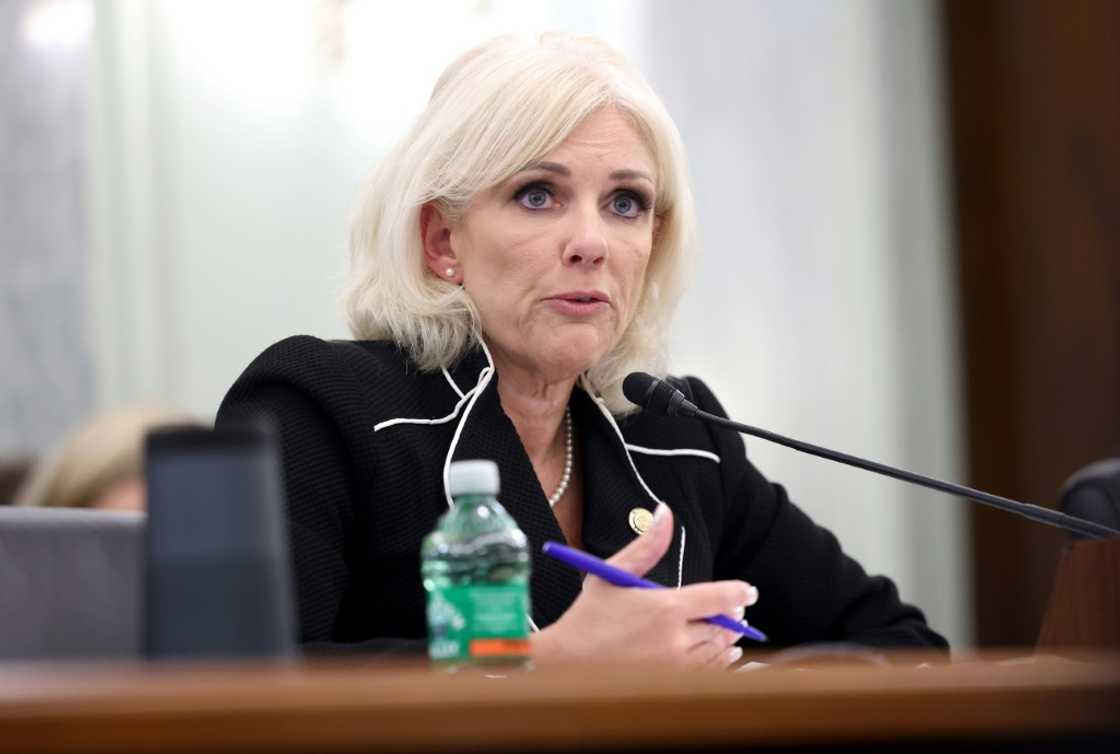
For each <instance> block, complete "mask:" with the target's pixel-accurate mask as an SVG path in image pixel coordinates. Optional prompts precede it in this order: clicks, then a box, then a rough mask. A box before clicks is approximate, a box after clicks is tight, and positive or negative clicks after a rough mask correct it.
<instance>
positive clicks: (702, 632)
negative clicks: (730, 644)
mask: <svg viewBox="0 0 1120 754" xmlns="http://www.w3.org/2000/svg"><path fill="white" fill-rule="evenodd" d="M725 632H726V633H731V632H730V631H726V629H723V628H720V627H719V626H713V625H712V624H711V623H705V622H704V621H698V620H697V621H689V623H687V624H686V625H685V627H684V635H685V638H686V639H687V641H686V642H685V643H686V645H687V646H688V648H689V651H690V652H691V651H692V650H693V649H695V648H696V647H698V646H700V645H701V644H718V643H720V641H721V638H722V637H721V636H720V634H723V633H725ZM723 646H727V644H726V643H724V644H723Z"/></svg>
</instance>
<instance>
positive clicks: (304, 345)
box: [215, 338, 426, 654]
mask: <svg viewBox="0 0 1120 754" xmlns="http://www.w3.org/2000/svg"><path fill="white" fill-rule="evenodd" d="M329 348H330V346H329V344H326V343H323V342H322V341H317V340H315V339H312V338H292V339H289V340H287V341H282V342H280V343H278V344H276V345H274V346H272V347H271V348H269V349H268V350H266V351H265V352H264V353H263V354H261V356H259V357H258V358H257V359H256V360H255V361H254V362H253V363H252V364H250V366H249V367H248V368H247V369H246V370H245V372H244V373H243V374H242V375H241V377H240V378H239V379H238V380H237V382H236V383H235V384H234V385H233V387H232V388H230V391H229V393H228V394H227V395H226V397H225V399H224V400H223V401H222V405H221V407H220V408H219V409H218V414H217V417H216V419H215V425H216V426H223V425H227V424H235V423H239V422H245V421H253V420H255V419H257V418H259V417H262V416H263V417H267V418H268V420H270V421H271V422H272V423H273V424H274V425H275V426H276V427H277V428H278V430H279V434H280V444H281V454H282V466H283V469H284V488H285V493H286V497H287V512H288V516H287V519H288V534H289V538H290V543H291V558H292V567H293V572H294V582H295V591H296V600H297V603H298V618H299V640H300V642H301V643H302V644H303V645H304V651H305V652H307V653H316V654H322V653H338V652H348V651H364V652H391V653H402V652H407V653H414V652H422V651H424V649H425V647H426V644H425V643H424V641H423V640H417V639H403V638H402V639H395V638H377V639H372V640H370V641H366V642H359V643H353V644H347V643H339V642H337V641H336V640H337V635H336V633H337V632H336V629H337V626H338V621H339V613H340V609H341V607H342V604H343V599H344V597H345V595H346V593H347V591H348V590H350V589H353V588H355V587H356V585H355V584H354V574H353V572H352V569H351V568H350V567H349V565H348V562H347V551H348V541H349V540H350V539H351V538H352V536H353V532H354V513H353V494H354V483H355V480H354V478H353V475H352V473H351V469H350V467H349V455H348V452H347V448H346V446H345V444H344V442H343V439H342V435H341V433H340V432H339V430H338V427H337V425H336V423H335V421H334V420H333V418H332V412H331V411H329V410H327V408H326V407H325V405H324V402H325V400H326V398H324V397H323V396H322V393H324V392H331V391H321V390H319V387H320V386H319V385H318V384H317V381H316V379H315V376H314V374H313V373H312V372H313V371H320V370H324V369H325V371H327V372H338V371H343V370H341V369H338V368H332V367H331V365H329V364H323V363H322V362H323V361H324V359H325V358H326V357H328V356H329V352H328V350H327V349H329ZM309 350H310V351H312V352H313V353H311V354H310V355H311V356H312V357H313V358H314V359H316V360H317V361H318V362H319V363H318V364H317V366H318V367H319V369H318V370H308V369H302V368H298V367H293V365H298V364H300V362H301V360H306V359H307V358H308V356H309V353H308V352H309ZM334 367H341V365H337V364H336V365H334ZM335 392H337V391H335ZM351 546H352V545H351Z"/></svg>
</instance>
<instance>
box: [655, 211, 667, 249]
mask: <svg viewBox="0 0 1120 754" xmlns="http://www.w3.org/2000/svg"><path fill="white" fill-rule="evenodd" d="M664 219H665V218H664V216H662V215H654V216H653V243H654V244H655V245H656V244H657V242H658V241H660V240H661V221H662V220H664Z"/></svg>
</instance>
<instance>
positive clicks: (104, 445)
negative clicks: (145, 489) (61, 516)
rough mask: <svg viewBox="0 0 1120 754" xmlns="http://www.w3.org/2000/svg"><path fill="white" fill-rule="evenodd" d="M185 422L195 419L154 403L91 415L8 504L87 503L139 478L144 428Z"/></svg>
mask: <svg viewBox="0 0 1120 754" xmlns="http://www.w3.org/2000/svg"><path fill="white" fill-rule="evenodd" d="M186 423H192V424H193V423H195V422H193V421H192V420H190V419H188V418H187V417H186V416H184V415H183V414H180V413H176V412H174V411H171V410H169V409H166V408H162V407H159V406H126V407H122V408H117V409H113V410H110V411H106V412H105V413H102V414H99V415H97V416H94V417H93V418H92V419H89V420H88V421H86V422H85V423H83V424H82V425H80V426H79V427H77V428H76V429H74V430H73V431H72V432H71V433H70V434H68V435H67V436H66V437H65V438H64V439H63V441H62V442H61V443H60V444H59V446H58V447H57V448H56V449H55V450H54V451H53V452H51V453H50V454H49V455H47V456H46V457H45V458H44V459H43V460H41V461H40V462H39V463H37V464H36V465H35V468H34V469H32V471H31V474H30V475H29V476H28V478H27V480H26V481H25V482H24V483H23V485H22V486H21V487H20V490H19V492H17V493H16V496H15V500H14V501H13V504H14V505H32V506H45V507H59V508H85V507H89V506H90V505H91V504H92V503H93V501H94V500H96V499H97V497H98V496H99V495H100V494H101V493H103V492H105V491H106V490H108V489H109V488H110V487H112V486H113V485H114V484H116V483H117V482H120V481H123V480H126V479H131V478H139V477H142V476H143V473H144V469H143V447H142V446H143V440H144V434H145V433H146V432H147V431H148V430H149V429H153V428H155V427H159V426H163V425H167V424H186Z"/></svg>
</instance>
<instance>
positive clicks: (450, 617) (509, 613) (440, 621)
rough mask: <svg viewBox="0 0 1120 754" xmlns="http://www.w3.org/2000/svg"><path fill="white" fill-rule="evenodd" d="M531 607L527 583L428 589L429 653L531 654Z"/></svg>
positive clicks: (457, 656)
mask: <svg viewBox="0 0 1120 754" xmlns="http://www.w3.org/2000/svg"><path fill="white" fill-rule="evenodd" d="M528 613H529V595H528V589H527V588H526V587H525V585H524V584H467V585H461V586H447V587H442V588H437V589H434V590H432V591H431V592H429V593H428V654H429V655H430V656H431V658H432V659H433V660H438V661H455V660H463V661H469V660H480V661H492V660H503V659H509V658H521V657H528V656H529V625H528V618H527V617H526V616H527V615H528Z"/></svg>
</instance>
